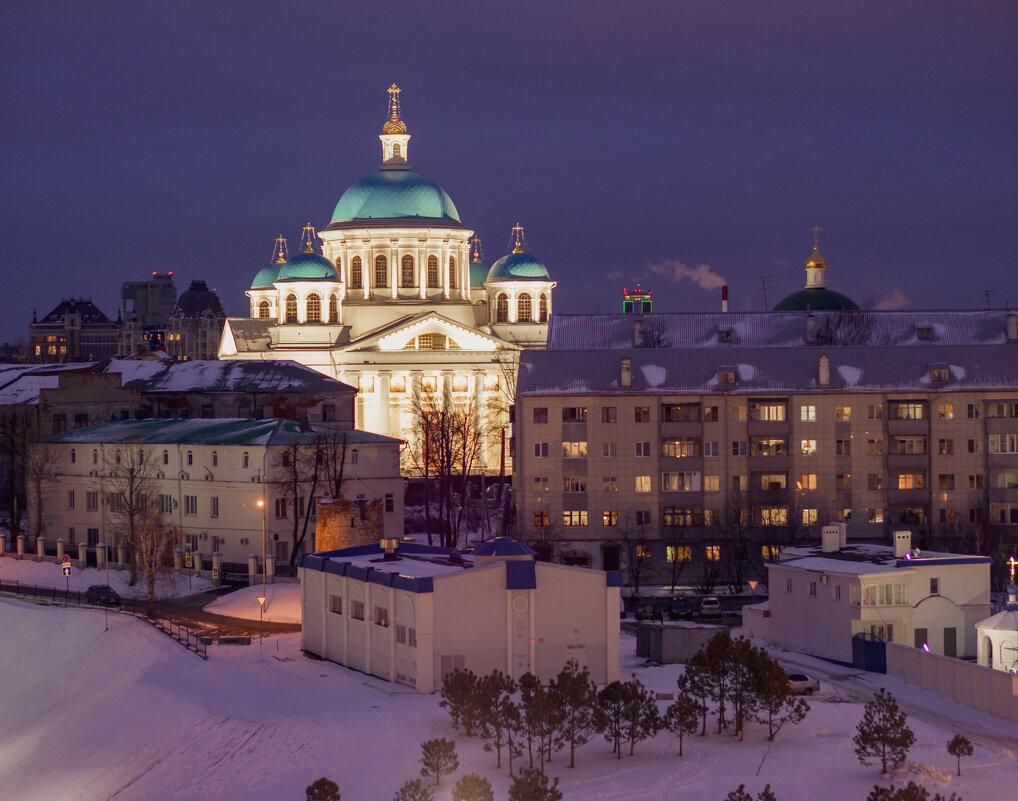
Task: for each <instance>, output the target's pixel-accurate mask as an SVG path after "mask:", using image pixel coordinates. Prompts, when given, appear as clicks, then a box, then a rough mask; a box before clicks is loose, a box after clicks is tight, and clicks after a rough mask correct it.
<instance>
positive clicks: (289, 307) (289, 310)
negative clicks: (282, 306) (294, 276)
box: [286, 293, 297, 323]
mask: <svg viewBox="0 0 1018 801" xmlns="http://www.w3.org/2000/svg"><path fill="white" fill-rule="evenodd" d="M286 322H288V323H295V322H297V296H296V295H294V294H293V293H291V294H289V295H287V296H286Z"/></svg>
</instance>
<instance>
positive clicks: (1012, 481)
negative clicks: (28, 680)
mask: <svg viewBox="0 0 1018 801" xmlns="http://www.w3.org/2000/svg"><path fill="white" fill-rule="evenodd" d="M856 314H860V315H862V314H867V315H868V317H867V320H866V321H864V323H865V325H864V326H863V327H860V322H863V321H859V320H853V319H852V318H851V317H850V316H848V315H845V314H844V313H840V312H839V313H829V314H826V315H824V314H811V313H769V314H760V315H728V314H689V315H655V316H654V318H653V320H651V318H647V324H648V325H650V324H651V323H653V324H654V325H655V326H658V327H660V329H661V330H659V331H656V332H655V336H654V340H655V341H656V342H658V343H665V344H664V345H663V346H661V345H660V344H659V345H658V346H657V347H645V346H642V345H641V328H642V327H643V325H644V322H643V320H641V319H636V320H634V318H633V316H631V315H566V316H556V317H554V318H553V320H552V331H551V334H550V345H549V349H548V350H547V351H535V352H528V353H525V354H524V355H523V358H521V361H520V374H519V384H518V387H517V399H516V400H517V402H516V408H515V418H514V434H515V441H514V447H515V462H514V463H515V465H516V472H515V476H514V483H515V499H516V510H517V524H518V526H519V527H520V530H521V532H522V533H523V534H524V536H525V537H527V538H528V539H531V540H537V541H542V542H551V543H553V546H554V549H555V550H556V551H557V553H558V555H559V558H561V559H563V560H564V561H567V562H571V563H576V564H584V565H592V566H595V567H601V568H603V569H619V568H623V569H626V570H628V571H629V573H630V578H631V579H632V578H633V572H634V570H635V571H636V572H640V573H642V574H643V575H642V579H643V581H644V582H646V581H654V582H655V583H656V582H661V581H664V582H665V583H667V582H668V580H669V575H671V576H674V575H676V574H678V573H680V572H681V571H682V570H683V563H686V564H687V565H689V566H690V569H689V570H687V571H686V572H685V574H684V576H685V577H684V578H683V579H682V581H683V582H690V581H693V580H694V578H693V574H695V573H699V574H700V577H701V578H709V574H710V573H711V569H712V565H711V563H714V565H713V567H715V568H716V570H715V571H714V573H715V575H714V579H715V580H716V581H717V582H718V583H721V582H722V581H726V580H729V578H728V577H726V576H725V573H726V572H727V573H730V572H731V568H732V567H733V566H734V567H735V568H737V569H739V570H743V571H744V570H746V569H750V568H751V567H752V566H754V565H755V566H756V568H757V570H756V572H757V574H758V575H759V577H760V578H764V575H763V574H764V571H763V564H764V563H765V562H767V561H769V560H772V559H774V558H776V557H777V556H778V555H779V553H780V549H781V548H782V547H785V546H788V545H792V544H795V543H801V542H804V541H808V540H809V539H810V538H812V537H815V536H818V535H819V527H820V526H821V525H823V524H825V523H828V522H844V523H845V524H846V529H847V532H848V537H849V539H852V540H857V541H858V540H868V541H874V542H880V541H888V539H889V532H890V531H891V530H892V529H907V530H910V531H912V532H913V533H914V536H915V541H916V542H917V544H921V545H926V543H927V542H929V541H931V540H937V541H938V542H944V543H958V542H962V543H964V542H971V541H973V540H975V539H976V538H978V536H980V534H981V533H982V532H985V531H986V529H987V528H988V527H989V528H995V529H997V530H998V532H1000V531H1002V532H1003V536H1004V538H1010V539H1012V540H1013V539H1014V538H1015V532H1018V344H1015V343H1016V341H1018V326H1016V325H1015V315H1014V314H1013V313H1010V314H1005V313H1004V312H972V313H967V312H954V313H946V312H945V313H932V314H931V313H906V312H894V313H887V314H886V315H882V314H879V313H873V314H869V313H862V312H856ZM931 318H933V319H931ZM845 320H848V321H849V323H847V324H846V323H845ZM849 329H851V330H849ZM860 330H862V331H863V334H864V335H862V336H861V335H860V333H859V332H860ZM846 331H848V333H846ZM849 334H851V336H849ZM634 335H635V336H634ZM844 339H851V340H852V341H853V342H854V344H842V341H843V340H844ZM671 343H683V344H682V345H673V344H671ZM705 572H706V575H705ZM744 577H745V576H743V575H742V574H741V573H740V574H739V576H738V578H739V579H740V581H739V583H740V584H741V583H742V582H741V579H742V578H744Z"/></svg>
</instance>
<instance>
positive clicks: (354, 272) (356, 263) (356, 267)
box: [350, 256, 364, 289]
mask: <svg viewBox="0 0 1018 801" xmlns="http://www.w3.org/2000/svg"><path fill="white" fill-rule="evenodd" d="M363 281H364V274H363V271H362V269H361V257H360V256H354V257H353V261H351V262H350V289H362V288H363V287H364V283H363Z"/></svg>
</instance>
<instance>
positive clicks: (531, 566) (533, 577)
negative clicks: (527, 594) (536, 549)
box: [504, 562, 537, 590]
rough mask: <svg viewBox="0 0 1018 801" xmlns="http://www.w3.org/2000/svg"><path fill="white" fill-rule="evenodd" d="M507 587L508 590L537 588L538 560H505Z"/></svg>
mask: <svg viewBox="0 0 1018 801" xmlns="http://www.w3.org/2000/svg"><path fill="white" fill-rule="evenodd" d="M504 564H505V588H506V589H507V590H536V589H537V570H536V569H535V568H536V565H537V563H536V562H505V563H504Z"/></svg>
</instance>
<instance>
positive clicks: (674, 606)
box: [668, 595, 695, 620]
mask: <svg viewBox="0 0 1018 801" xmlns="http://www.w3.org/2000/svg"><path fill="white" fill-rule="evenodd" d="M694 608H695V607H694V603H693V601H692V600H691V599H689V598H687V597H685V596H684V595H679V596H676V597H675V598H672V602H671V605H670V606H669V608H668V617H669V619H671V620H690V619H692V617H693V610H694Z"/></svg>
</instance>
